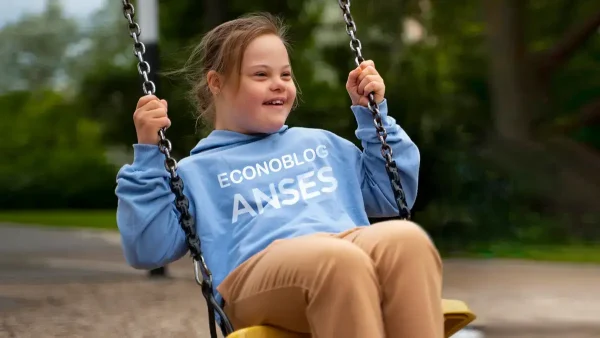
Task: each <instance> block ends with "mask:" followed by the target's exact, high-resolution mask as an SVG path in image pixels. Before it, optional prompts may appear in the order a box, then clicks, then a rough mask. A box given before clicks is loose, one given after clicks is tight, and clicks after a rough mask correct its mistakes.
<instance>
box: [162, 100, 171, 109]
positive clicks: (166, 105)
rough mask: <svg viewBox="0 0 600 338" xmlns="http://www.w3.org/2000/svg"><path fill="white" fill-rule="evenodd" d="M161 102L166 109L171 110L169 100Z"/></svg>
mask: <svg viewBox="0 0 600 338" xmlns="http://www.w3.org/2000/svg"><path fill="white" fill-rule="evenodd" d="M160 102H162V104H163V105H164V106H165V108H167V109H169V104H168V103H167V100H160Z"/></svg>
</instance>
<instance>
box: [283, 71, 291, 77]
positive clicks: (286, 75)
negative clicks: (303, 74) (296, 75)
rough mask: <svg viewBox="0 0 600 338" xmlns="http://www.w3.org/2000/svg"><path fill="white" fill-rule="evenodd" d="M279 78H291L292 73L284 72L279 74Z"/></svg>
mask: <svg viewBox="0 0 600 338" xmlns="http://www.w3.org/2000/svg"><path fill="white" fill-rule="evenodd" d="M281 76H283V77H291V76H292V73H287V72H286V73H283V74H281Z"/></svg>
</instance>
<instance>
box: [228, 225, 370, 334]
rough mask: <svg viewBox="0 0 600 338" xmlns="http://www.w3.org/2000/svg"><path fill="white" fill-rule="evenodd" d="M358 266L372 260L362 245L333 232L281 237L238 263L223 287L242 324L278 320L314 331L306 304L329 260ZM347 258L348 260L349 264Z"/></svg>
mask: <svg viewBox="0 0 600 338" xmlns="http://www.w3.org/2000/svg"><path fill="white" fill-rule="evenodd" d="M336 257H337V259H336V260H337V262H336V263H337V265H340V264H339V263H340V261H341V262H342V264H341V265H347V266H348V268H347V270H350V268H351V267H354V266H355V262H356V260H357V259H359V260H363V261H370V258H369V257H368V256H367V255H366V254H365V253H364V252H363V251H362V250H360V249H359V248H358V247H356V246H355V245H353V244H351V243H350V242H348V241H343V240H340V239H339V238H335V237H333V236H329V235H320V234H318V235H309V236H302V237H298V238H293V239H285V240H278V241H275V242H274V243H273V244H271V245H270V246H268V247H267V248H266V249H265V250H263V251H262V252H260V253H258V254H256V255H255V256H253V257H252V258H250V259H249V260H248V261H246V262H244V263H243V264H242V265H240V266H239V267H238V268H236V269H235V270H234V271H233V272H232V273H231V274H230V275H229V276H227V278H226V279H225V280H224V281H223V283H222V284H221V285H220V286H219V287H218V290H219V293H221V295H222V296H223V298H224V300H225V311H226V313H227V314H228V316H230V317H231V320H232V322H233V325H234V326H235V327H236V329H239V328H242V327H248V326H252V325H262V324H267V325H273V326H277V327H281V328H284V329H287V330H291V331H295V332H302V333H310V325H309V323H308V321H307V318H306V310H307V306H308V303H309V300H310V299H311V296H312V293H313V292H314V291H315V289H316V288H317V286H318V285H319V284H320V283H321V282H322V279H323V278H326V274H327V272H326V269H327V267H326V265H327V264H328V263H330V262H331V260H332V258H336ZM344 261H345V262H347V264H344Z"/></svg>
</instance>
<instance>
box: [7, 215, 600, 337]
mask: <svg viewBox="0 0 600 338" xmlns="http://www.w3.org/2000/svg"><path fill="white" fill-rule="evenodd" d="M169 272H170V274H171V276H172V277H173V278H170V279H167V280H162V281H152V280H149V279H148V278H147V277H146V275H145V273H144V272H142V271H138V270H134V269H131V268H130V267H128V266H126V265H125V264H124V261H123V257H122V254H121V250H120V246H119V237H118V235H117V234H115V233H112V232H94V231H73V230H54V229H49V228H35V227H17V226H9V225H3V226H0V337H2V338H4V337H109V336H115V337H116V336H119V337H175V336H177V337H200V338H202V337H207V338H208V331H207V326H206V325H207V324H206V309H205V307H204V306H205V305H204V303H203V298H202V296H201V294H200V290H199V288H198V287H197V286H196V284H195V283H194V281H193V276H192V270H191V264H190V261H189V259H187V258H186V259H182V260H181V261H178V262H176V263H174V264H173V265H171V266H170V267H169ZM444 287H445V289H444V296H445V297H446V298H459V299H463V300H465V301H467V302H468V304H469V305H470V306H471V308H472V309H473V310H474V311H475V312H476V313H477V314H478V319H477V321H476V322H475V326H476V328H480V329H481V330H483V331H484V332H485V337H486V338H490V337H491V338H508V337H512V338H542V337H544V338H554V337H569V338H592V337H600V266H594V265H568V264H544V263H528V262H517V261H472V260H448V261H446V262H445V283H444ZM456 337H457V338H481V337H482V335H480V334H479V333H477V332H475V331H463V332H461V334H460V335H457V336H456Z"/></svg>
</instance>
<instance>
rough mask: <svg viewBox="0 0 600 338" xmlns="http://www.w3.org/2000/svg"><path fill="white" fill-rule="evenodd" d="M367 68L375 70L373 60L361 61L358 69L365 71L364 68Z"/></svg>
mask: <svg viewBox="0 0 600 338" xmlns="http://www.w3.org/2000/svg"><path fill="white" fill-rule="evenodd" d="M369 66H371V67H373V68H375V62H373V60H365V61H363V62H361V63H360V68H361V69H365V68H367V67H369Z"/></svg>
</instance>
